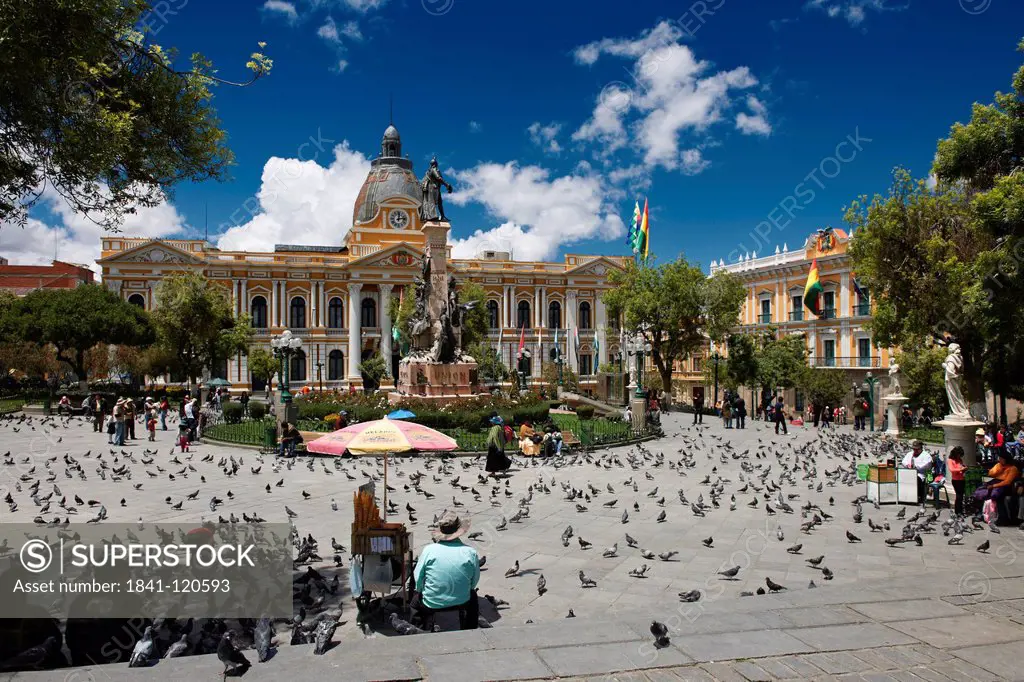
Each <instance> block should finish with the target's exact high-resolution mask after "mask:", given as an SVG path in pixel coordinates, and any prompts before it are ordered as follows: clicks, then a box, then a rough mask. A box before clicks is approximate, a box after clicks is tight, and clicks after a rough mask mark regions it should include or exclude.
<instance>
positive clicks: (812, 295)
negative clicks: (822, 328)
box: [804, 258, 822, 317]
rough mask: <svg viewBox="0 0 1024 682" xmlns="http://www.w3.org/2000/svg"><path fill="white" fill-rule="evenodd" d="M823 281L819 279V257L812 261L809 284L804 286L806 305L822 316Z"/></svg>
mask: <svg viewBox="0 0 1024 682" xmlns="http://www.w3.org/2000/svg"><path fill="white" fill-rule="evenodd" d="M821 292H822V288H821V281H819V279H818V259H817V258H815V259H814V260H813V261H812V262H811V271H810V272H809V273H807V284H806V285H805V286H804V305H805V306H807V308H808V310H810V311H811V312H812V313H814V314H815V315H817V316H818V317H821V313H822V310H821Z"/></svg>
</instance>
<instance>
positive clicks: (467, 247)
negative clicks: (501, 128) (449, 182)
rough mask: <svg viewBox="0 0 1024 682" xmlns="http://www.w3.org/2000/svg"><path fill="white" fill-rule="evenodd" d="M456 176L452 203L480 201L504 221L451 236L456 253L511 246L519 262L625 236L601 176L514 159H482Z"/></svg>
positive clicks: (461, 203) (471, 253) (498, 218)
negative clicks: (554, 173) (553, 170)
mask: <svg viewBox="0 0 1024 682" xmlns="http://www.w3.org/2000/svg"><path fill="white" fill-rule="evenodd" d="M454 175H455V177H456V178H457V179H458V180H459V185H458V190H457V191H456V192H455V193H454V194H452V197H451V200H452V202H453V203H454V204H456V205H458V206H464V205H466V204H468V203H479V204H482V205H483V206H484V207H485V208H486V209H487V211H488V213H489V214H490V215H492V216H494V217H495V218H496V219H497V220H499V221H501V224H500V225H499V226H498V227H495V228H493V229H489V230H477V231H476V232H474V233H473V234H472V235H471V236H469V237H465V238H462V239H453V240H452V245H453V254H454V255H455V256H457V257H460V258H464V257H470V256H474V255H476V254H477V253H478V252H479V251H482V250H484V249H496V250H509V246H511V247H512V250H513V251H514V254H515V258H516V259H517V260H543V259H549V258H554V257H556V256H557V255H558V254H559V252H560V250H561V248H560V247H562V246H566V245H570V244H574V243H576V242H579V241H582V240H586V239H603V240H608V239H615V238H616V237H621V236H622V235H623V234H625V226H624V225H623V223H622V219H621V218H620V217H619V216H618V215H616V207H615V206H613V205H611V204H610V203H608V200H609V198H608V195H607V192H606V188H605V187H604V181H603V180H602V178H600V177H598V176H593V175H591V176H581V175H565V176H560V177H555V178H552V177H551V174H550V172H549V171H548V170H546V169H544V168H540V167H538V166H519V165H518V164H516V163H514V162H510V163H505V164H498V163H483V164H480V165H478V166H476V167H475V168H471V169H469V170H465V171H459V172H456V173H455V174H454Z"/></svg>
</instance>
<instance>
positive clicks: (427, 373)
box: [388, 358, 488, 404]
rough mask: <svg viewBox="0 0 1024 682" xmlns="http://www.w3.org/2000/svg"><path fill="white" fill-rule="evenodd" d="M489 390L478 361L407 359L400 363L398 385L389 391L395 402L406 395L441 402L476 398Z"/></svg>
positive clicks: (391, 400) (391, 399)
mask: <svg viewBox="0 0 1024 682" xmlns="http://www.w3.org/2000/svg"><path fill="white" fill-rule="evenodd" d="M482 395H488V393H487V392H486V391H485V390H484V389H483V388H482V387H481V386H480V381H479V378H478V376H477V364H476V363H475V362H452V363H447V364H442V363H437V362H427V361H421V360H410V359H408V358H407V359H405V360H402V362H401V363H400V364H399V366H398V388H397V390H396V391H392V392H391V393H388V400H389V401H390V402H391V403H392V404H393V403H397V402H400V401H402V400H404V399H406V398H420V399H427V400H434V401H437V402H440V403H445V402H451V401H454V400H459V399H462V398H476V397H479V396H482Z"/></svg>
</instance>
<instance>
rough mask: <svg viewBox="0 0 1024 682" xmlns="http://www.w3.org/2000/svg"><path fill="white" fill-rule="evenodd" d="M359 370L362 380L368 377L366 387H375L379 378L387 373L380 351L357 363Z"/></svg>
mask: <svg viewBox="0 0 1024 682" xmlns="http://www.w3.org/2000/svg"><path fill="white" fill-rule="evenodd" d="M359 371H360V372H361V373H362V375H363V379H364V381H365V380H367V379H369V383H370V385H369V386H367V388H374V389H375V388H377V387H378V386H380V380H381V379H383V378H384V377H385V376H387V373H388V369H387V364H386V363H385V362H384V356H383V355H381V354H380V353H374V354H373V355H371V356H370V357H368V358H366V359H365V360H363V361H362V362H361V363H359Z"/></svg>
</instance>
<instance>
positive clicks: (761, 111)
mask: <svg viewBox="0 0 1024 682" xmlns="http://www.w3.org/2000/svg"><path fill="white" fill-rule="evenodd" d="M747 107H748V108H749V109H750V110H751V111H752V112H753V114H747V113H745V112H742V111H741V112H740V113H738V114H736V128H737V129H738V130H739V131H740V132H742V133H743V134H744V135H771V134H772V126H771V124H770V123H768V119H767V118H765V113H766V112H767V111H768V108H767V107H765V105H764V102H762V101H761V100H759V99H758V98H756V97H754V96H753V95H747Z"/></svg>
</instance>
